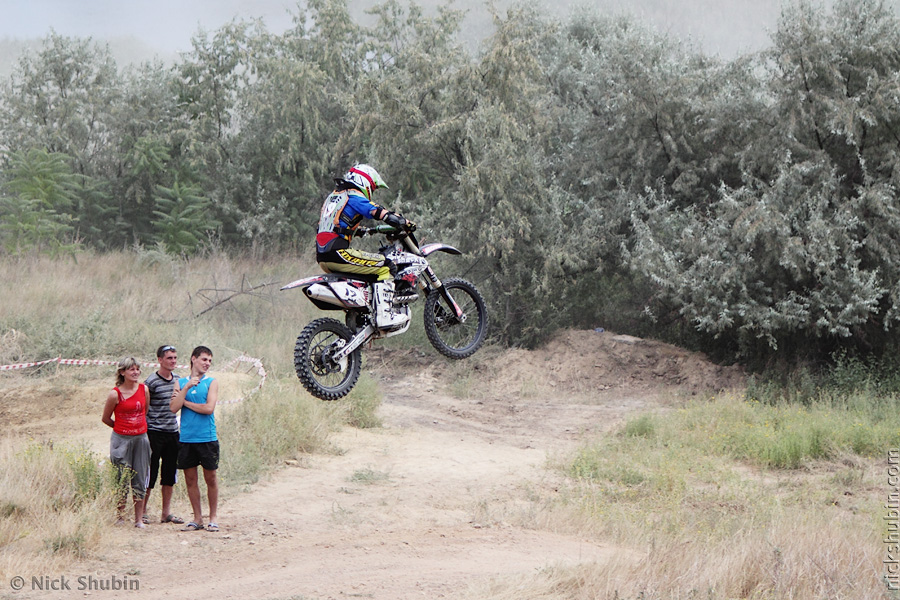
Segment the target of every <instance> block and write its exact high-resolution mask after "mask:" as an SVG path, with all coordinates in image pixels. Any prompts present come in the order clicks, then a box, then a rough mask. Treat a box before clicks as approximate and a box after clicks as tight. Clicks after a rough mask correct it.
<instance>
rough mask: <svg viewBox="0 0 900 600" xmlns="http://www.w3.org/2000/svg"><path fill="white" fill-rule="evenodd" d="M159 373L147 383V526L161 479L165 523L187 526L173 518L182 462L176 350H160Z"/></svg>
mask: <svg viewBox="0 0 900 600" xmlns="http://www.w3.org/2000/svg"><path fill="white" fill-rule="evenodd" d="M156 358H157V360H159V369H158V370H157V371H156V372H155V373H153V374H152V375H150V377H148V378H147V380H146V381H145V382H144V383H145V384H146V385H147V388H148V389H149V390H150V400H149V402H150V407H149V410H148V412H147V437H148V438H150V485H149V486H148V487H147V493H146V495H145V496H144V518H143V520H144V523H147V522H148V521H149V519H148V517H147V500H148V498H150V492H151V490H153V486H154V485H156V478H157V476H158V475H159V476H160V485H161V489H162V516H161V517H160V522H161V523H184V519H182V518H181V517H176V516H175V515H173V514H172V509H171V503H172V491H173V489H174V485H175V480H176V476H177V473H178V471H177V469H176V464H177V462H178V448H179V442H178V420H177V419H176V418H175V413H173V412H172V411H171V410H169V403H170V402H171V400H172V395H173V393H174V389H175V388H174V386H175V374H174V373H173V372H172V371H174V370H175V368H176V366H177V365H178V352H177V351H176V350H175V346H168V345H166V346H160V347H159V348H158V349H157V350H156Z"/></svg>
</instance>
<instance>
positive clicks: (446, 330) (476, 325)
mask: <svg viewBox="0 0 900 600" xmlns="http://www.w3.org/2000/svg"><path fill="white" fill-rule="evenodd" d="M443 283H444V286H443V287H444V290H443V291H442V290H440V289H436V290H432V291H431V292H430V293H429V294H428V297H427V298H426V299H425V334H426V335H428V341H430V342H431V345H432V346H434V347H435V349H436V350H437V351H438V352H440V353H441V354H443V355H444V356H446V357H448V358H455V359H460V358H468V357H470V356H472V355H473V354H474V353H475V351H476V350H478V349H479V348H481V345H482V344H483V343H484V340H485V338H486V337H487V330H488V314H487V308H486V307H485V304H484V298H483V297H482V296H481V292H479V291H478V288H476V287H475V284H473V283H470V282H468V281H466V280H465V279H457V278H451V279H447V280H446V281H444V282H443ZM448 296H449V297H450V298H452V302H449V301H448V300H447V297H448ZM454 303H455V304H456V306H458V307H459V309H460V311H461V312H460V314H461V316H457V313H456V309H455V307H454V306H453V304H454Z"/></svg>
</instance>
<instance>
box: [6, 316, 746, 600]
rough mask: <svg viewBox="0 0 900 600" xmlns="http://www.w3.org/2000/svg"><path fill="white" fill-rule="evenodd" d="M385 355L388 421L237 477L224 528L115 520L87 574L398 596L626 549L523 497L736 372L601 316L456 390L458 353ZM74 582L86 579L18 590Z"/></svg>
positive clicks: (623, 555) (158, 588)
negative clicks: (109, 548) (616, 433)
mask: <svg viewBox="0 0 900 600" xmlns="http://www.w3.org/2000/svg"><path fill="white" fill-rule="evenodd" d="M381 359H386V360H387V361H390V362H391V363H392V364H398V365H400V366H398V367H395V368H393V369H391V371H390V372H387V369H380V367H378V366H374V362H375V361H372V362H370V365H373V366H372V367H371V368H372V370H373V372H374V373H375V374H376V375H377V376H379V377H381V378H382V387H383V390H384V397H385V402H384V404H383V406H382V407H381V408H380V416H381V418H382V420H383V422H384V428H382V429H377V430H355V429H350V428H347V429H345V430H344V431H342V432H340V433H339V434H337V435H336V436H335V438H334V440H333V441H334V444H335V446H336V447H337V448H339V449H340V450H341V452H338V453H335V454H333V455H314V456H310V457H308V458H307V459H306V460H304V461H303V462H302V463H301V464H293V465H286V466H285V468H283V469H281V470H279V471H278V473H277V474H276V476H275V477H273V478H271V479H269V480H267V481H265V482H263V483H260V484H257V485H254V486H253V487H252V489H250V490H249V491H245V492H242V493H237V492H231V493H228V494H227V495H225V496H224V497H223V501H222V503H221V507H220V511H219V512H220V526H221V528H222V531H221V532H220V533H218V534H215V533H209V532H205V531H201V532H191V533H187V532H181V531H179V527H178V526H175V525H160V524H152V525H151V526H150V527H148V529H147V530H145V531H137V530H134V529H133V528H121V529H120V530H119V531H117V533H116V535H117V542H118V548H120V550H121V551H120V552H119V553H117V554H111V555H109V556H106V557H104V558H103V560H93V561H91V562H90V563H88V564H84V565H81V566H79V567H77V569H79V571H78V574H86V573H93V574H94V575H95V577H97V578H98V579H103V578H110V577H112V576H117V577H119V578H122V577H123V576H125V575H128V577H129V578H130V579H138V580H139V582H140V584H139V585H140V591H139V592H130V593H129V594H128V595H127V597H135V598H179V599H189V598H235V599H236V598H303V599H310V600H312V599H315V600H320V599H326V598H327V599H332V598H335V599H336V598H348V597H362V598H383V599H386V600H402V599H407V598H410V599H411V598H444V597H455V596H458V595H464V594H465V591H466V589H468V586H470V585H473V584H478V583H483V582H484V580H486V579H489V578H494V577H505V576H515V575H519V574H529V573H533V572H534V571H535V570H537V569H540V568H542V567H545V566H548V565H556V564H561V563H563V564H572V563H577V562H583V561H619V560H626V561H628V560H634V559H635V558H636V557H637V555H636V554H635V553H634V552H633V551H631V550H627V549H623V548H615V547H610V546H605V545H603V544H598V543H595V542H591V541H587V540H584V539H580V538H579V537H577V536H571V535H566V534H564V533H554V532H552V531H548V528H547V527H542V520H541V518H542V515H541V514H540V513H539V511H537V512H536V508H535V505H534V503H532V502H530V501H529V500H528V498H529V497H530V496H533V495H535V494H540V495H547V494H549V495H551V496H552V494H553V490H554V489H555V486H556V482H555V481H554V478H555V477H557V475H555V474H554V472H553V471H552V470H548V469H547V468H546V463H547V461H548V459H549V458H553V457H557V456H561V455H563V454H564V453H565V452H567V451H569V450H571V449H572V448H573V447H574V446H575V445H576V444H577V443H578V442H579V441H581V440H583V439H584V437H585V436H589V435H596V434H599V433H601V432H603V431H605V430H608V429H609V428H610V427H612V426H613V425H614V424H615V423H617V422H619V421H621V420H622V419H623V418H624V417H625V416H627V415H628V414H629V413H631V412H633V411H636V410H642V409H646V408H649V407H655V406H658V405H659V403H660V398H663V397H666V396H667V395H671V393H672V391H673V390H674V389H675V387H674V386H678V389H679V390H680V393H686V394H690V393H696V392H697V391H698V390H700V389H714V388H719V387H729V386H731V385H734V384H735V383H736V382H737V381H738V380H739V374H738V373H736V372H735V371H731V370H723V369H720V368H717V367H714V366H712V365H710V364H709V363H707V362H706V361H705V360H704V359H703V357H701V356H698V355H693V354H690V353H686V352H683V351H680V350H676V349H673V348H671V347H668V346H664V345H661V344H654V343H650V342H645V341H642V340H635V339H634V338H627V337H624V336H613V335H612V334H596V333H594V332H569V333H566V334H564V335H563V336H561V337H560V338H558V339H557V340H556V341H554V342H553V343H551V344H550V345H548V346H547V347H546V348H545V349H543V350H541V351H535V352H526V351H511V352H507V353H504V354H503V355H502V356H498V357H496V358H493V359H491V361H489V362H488V363H482V364H481V365H480V369H479V371H480V372H479V373H478V374H477V375H476V376H474V377H473V378H472V380H471V381H467V382H466V386H465V389H464V392H465V393H463V394H460V393H459V389H457V393H456V395H451V394H450V393H448V390H449V389H451V388H452V387H453V384H454V381H453V378H454V377H455V378H457V379H458V370H457V369H458V367H452V366H447V363H444V362H437V363H434V364H431V365H429V364H424V363H423V364H417V363H416V361H414V360H410V359H409V358H408V357H402V356H393V357H390V356H388V357H385V356H382V357H380V358H379V361H378V363H379V364H381ZM393 359H396V360H393ZM401 363H402V364H401ZM500 366H502V368H499V367H500ZM410 372H411V373H414V374H413V375H408V373H410ZM402 373H407V375H406V376H401V374H402ZM298 388H299V384H298ZM457 388H459V385H458V382H457ZM460 395H461V396H463V397H458V396H460ZM101 431H102V430H101ZM204 503H205V501H204ZM185 508H186V507H180V512H182V513H185V510H184V509H185ZM73 572H74V571H73ZM73 587H74V586H73ZM73 594H78V595H82V594H83V592H76V591H72V592H65V593H60V594H57V595H54V593H48V592H39V593H36V594H33V595H31V596H29V595H27V594H23V595H16V597H35V598H37V597H40V598H54V597H59V598H71V597H73V596H72V595H73ZM94 594H95V595H96V594H99V595H107V596H108V595H109V593H104V592H95V593H94ZM118 597H123V596H118Z"/></svg>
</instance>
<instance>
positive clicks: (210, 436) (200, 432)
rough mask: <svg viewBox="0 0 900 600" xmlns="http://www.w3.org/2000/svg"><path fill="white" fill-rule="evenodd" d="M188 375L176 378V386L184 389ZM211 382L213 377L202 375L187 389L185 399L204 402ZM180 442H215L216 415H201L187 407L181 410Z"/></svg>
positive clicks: (199, 402)
mask: <svg viewBox="0 0 900 600" xmlns="http://www.w3.org/2000/svg"><path fill="white" fill-rule="evenodd" d="M190 380H191V378H190V377H182V378H180V379H179V380H178V387H179V388H181V389H184V387H185V386H186V385H187V383H188V381H190ZM212 382H213V378H212V377H210V376H209V375H204V376H203V379H201V380H200V383H198V384H197V385H195V386H194V387H192V388H191V389H189V390H188V391H187V394H186V395H185V398H184V399H185V400H187V401H188V402H194V403H196V404H206V397H207V395H208V394H209V386H210V384H211V383H212ZM179 439H180V440H181V442H182V443H192V444H195V443H200V442H215V441H216V440H218V438H217V437H216V415H215V413H213V414H210V415H203V414H200V413H198V412H194V411H192V410H191V409H189V408H185V409H184V410H182V411H181V436H180V438H179Z"/></svg>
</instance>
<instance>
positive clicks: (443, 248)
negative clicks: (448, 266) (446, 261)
mask: <svg viewBox="0 0 900 600" xmlns="http://www.w3.org/2000/svg"><path fill="white" fill-rule="evenodd" d="M419 250H420V251H421V252H422V256H428V255H429V254H432V253H433V252H446V253H447V254H462V252H461V251H459V250H457V249H456V248H454V247H453V246H450V245H447V244H441V243H434V244H425V245H424V246H422V247H421V248H419Z"/></svg>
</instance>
